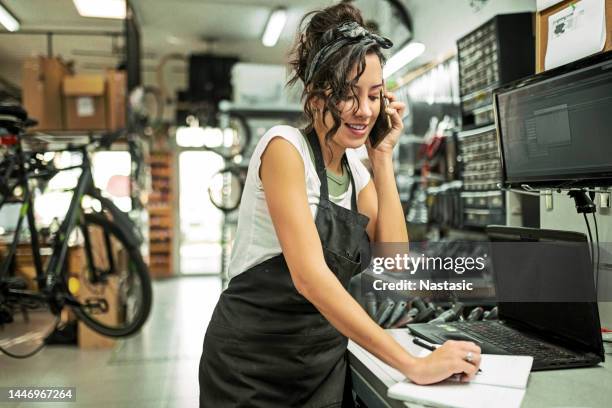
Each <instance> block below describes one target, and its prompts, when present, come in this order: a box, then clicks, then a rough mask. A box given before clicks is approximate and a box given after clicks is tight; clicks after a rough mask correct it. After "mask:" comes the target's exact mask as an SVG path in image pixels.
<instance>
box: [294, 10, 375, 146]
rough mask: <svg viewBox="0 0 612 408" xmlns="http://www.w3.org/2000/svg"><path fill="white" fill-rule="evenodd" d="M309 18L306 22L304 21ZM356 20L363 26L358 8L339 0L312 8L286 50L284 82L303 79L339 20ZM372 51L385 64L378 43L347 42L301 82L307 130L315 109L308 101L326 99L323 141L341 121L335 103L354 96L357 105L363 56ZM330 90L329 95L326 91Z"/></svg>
mask: <svg viewBox="0 0 612 408" xmlns="http://www.w3.org/2000/svg"><path fill="white" fill-rule="evenodd" d="M309 17H310V20H309V21H308V23H307V24H306V21H307V20H308V18H309ZM346 22H356V23H358V24H359V25H361V26H364V21H363V17H362V16H361V12H360V11H359V9H357V8H356V7H355V6H353V5H351V4H349V3H348V2H341V3H338V4H335V5H333V6H330V7H327V8H324V9H322V10H313V11H311V12H309V13H307V14H306V15H304V17H302V19H301V21H300V24H299V29H298V32H297V36H296V40H295V44H294V46H293V47H292V49H291V51H290V54H289V67H290V68H291V71H292V73H293V74H292V76H291V77H290V78H289V80H288V81H287V86H292V85H294V84H295V83H296V82H297V81H298V80H301V81H302V82H306V79H305V74H306V71H307V69H308V66H309V64H310V63H311V61H312V59H313V56H314V55H315V54H317V52H318V51H319V50H320V49H321V48H322V47H324V46H325V44H326V40H327V39H328V38H329V36H330V35H331V31H330V30H333V29H334V28H336V27H338V26H340V25H341V24H342V23H346ZM371 53H375V54H376V55H377V56H378V58H379V59H380V63H381V65H384V63H385V61H386V59H385V56H384V55H383V53H382V51H381V48H380V46H379V45H377V44H370V45H367V46H364V45H363V44H359V43H356V44H347V45H346V46H344V47H342V48H341V49H340V50H339V51H338V52H336V53H335V54H334V55H332V56H331V57H330V58H328V59H327V60H326V61H325V63H324V64H322V65H321V66H320V67H317V69H316V71H314V74H313V75H312V79H311V80H310V81H309V83H305V84H304V90H303V92H302V101H303V103H304V113H305V115H306V119H307V121H308V124H307V127H306V131H311V130H312V129H313V127H314V121H315V112H314V109H313V108H312V105H311V102H312V101H313V100H315V99H317V98H320V99H321V100H322V101H324V102H325V105H324V107H323V112H322V117H325V115H326V114H327V112H330V113H331V115H332V118H333V120H334V125H333V126H332V128H331V129H329V130H328V132H327V133H326V134H325V139H326V141H329V140H330V139H331V138H332V136H333V135H334V134H335V133H336V132H337V131H338V129H339V128H340V125H341V118H340V114H341V112H340V110H339V109H338V104H339V103H340V102H341V101H343V100H346V99H348V98H349V97H351V96H352V97H354V98H355V100H356V101H357V105H356V108H355V111H357V110H358V109H359V99H358V98H357V97H356V96H357V95H356V89H355V88H356V85H357V82H358V81H359V78H360V77H361V75H362V74H363V72H364V70H365V65H366V64H365V56H366V55H368V54H371ZM356 64H358V65H357V68H358V69H357V75H356V76H355V78H353V79H352V80H349V79H348V78H347V77H348V75H349V74H350V71H351V69H352V68H353V67H354V66H355V65H356ZM326 92H329V95H326Z"/></svg>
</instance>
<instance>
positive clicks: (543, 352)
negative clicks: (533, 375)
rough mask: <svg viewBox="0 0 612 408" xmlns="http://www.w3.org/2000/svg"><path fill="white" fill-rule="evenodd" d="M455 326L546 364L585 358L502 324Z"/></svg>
mask: <svg viewBox="0 0 612 408" xmlns="http://www.w3.org/2000/svg"><path fill="white" fill-rule="evenodd" d="M452 325H453V326H455V327H457V328H458V329H461V331H463V332H465V333H466V334H469V335H472V336H475V337H477V338H481V339H483V340H486V341H487V342H488V343H491V344H493V345H494V346H495V347H498V348H500V349H502V350H505V351H507V352H509V353H511V354H515V355H528V356H533V358H534V359H536V360H542V361H545V362H546V363H553V364H554V363H555V362H569V361H576V362H577V361H581V360H583V359H584V358H583V357H582V356H580V355H576V354H573V353H570V352H567V351H565V350H563V349H562V348H559V347H556V346H553V345H549V344H546V343H542V342H541V341H539V340H536V339H533V338H530V337H528V336H525V335H523V334H521V333H520V332H517V331H515V330H513V329H510V328H508V327H505V326H504V325H502V324H498V323H493V322H484V321H481V322H453V324H452Z"/></svg>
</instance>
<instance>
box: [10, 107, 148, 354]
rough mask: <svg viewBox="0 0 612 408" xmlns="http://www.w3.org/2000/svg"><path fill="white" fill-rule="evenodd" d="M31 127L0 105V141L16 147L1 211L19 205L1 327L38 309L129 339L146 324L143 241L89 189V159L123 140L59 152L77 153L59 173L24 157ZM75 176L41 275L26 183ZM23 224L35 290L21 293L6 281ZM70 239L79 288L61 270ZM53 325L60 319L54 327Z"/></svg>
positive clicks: (20, 286) (19, 284) (110, 137)
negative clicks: (79, 253)
mask: <svg viewBox="0 0 612 408" xmlns="http://www.w3.org/2000/svg"><path fill="white" fill-rule="evenodd" d="M31 124H32V122H31V121H30V120H29V119H28V117H27V113H26V112H25V111H24V110H23V109H22V108H21V107H19V106H15V105H0V129H5V132H7V133H8V134H5V135H3V139H9V140H10V143H9V144H12V145H13V147H14V152H13V154H12V155H11V156H10V157H9V158H8V159H7V160H5V162H3V163H4V164H3V166H1V167H2V176H3V179H2V181H0V185H1V184H4V185H3V187H2V190H1V191H0V192H2V195H3V197H2V199H1V200H0V207H2V206H3V205H4V204H5V203H6V202H9V201H12V202H17V203H20V204H21V207H20V211H19V217H18V219H17V222H16V229H15V233H14V236H13V240H12V243H11V245H10V247H9V249H8V253H7V255H6V256H5V258H4V259H3V260H2V264H1V265H0V327H2V325H3V324H8V323H10V322H11V321H12V320H13V316H14V314H15V313H17V311H18V310H22V311H23V312H24V313H25V310H27V309H35V308H36V307H39V306H41V305H44V306H46V307H49V309H50V310H51V312H52V313H53V314H54V315H56V316H58V317H59V315H60V312H61V311H62V309H63V308H64V307H65V306H69V307H70V308H72V310H73V311H74V313H75V315H76V316H77V317H78V318H79V319H80V320H81V321H82V322H83V323H85V324H86V325H87V326H88V327H90V328H91V329H93V330H94V331H96V332H98V333H100V334H102V335H106V336H110V337H124V336H129V335H132V334H134V333H135V332H137V331H138V330H139V329H140V328H141V327H142V325H143V324H144V323H145V322H146V320H147V318H148V316H149V314H150V311H151V305H152V296H153V292H152V287H151V279H150V277H149V273H148V269H147V266H146V264H145V263H144V260H143V258H142V255H141V254H140V250H139V246H140V243H141V241H142V238H141V237H139V235H138V234H137V233H136V231H135V228H134V224H133V223H132V221H131V220H130V219H129V217H128V216H127V214H125V213H123V212H122V211H121V210H119V209H118V208H117V207H116V206H115V205H114V204H113V203H112V201H111V200H109V199H108V198H106V197H104V196H103V195H102V193H101V191H100V190H99V189H97V188H96V187H95V185H94V181H93V177H92V170H91V162H90V157H89V156H90V153H91V152H92V151H93V150H94V149H96V148H98V147H101V148H109V147H110V145H111V144H112V143H113V142H114V141H115V140H116V139H117V138H119V137H120V136H121V135H122V132H115V133H111V134H106V135H100V136H90V141H91V143H89V144H86V145H82V146H68V148H67V149H62V150H63V151H76V152H80V153H81V156H82V162H81V163H80V164H78V165H75V166H69V167H65V168H59V169H58V168H53V167H51V166H45V165H44V164H42V163H40V161H37V160H36V155H35V154H31V153H28V152H25V151H24V147H23V144H22V142H23V139H24V135H25V129H26V127H28V126H29V125H31ZM33 163H36V164H35V165H33ZM74 169H80V170H81V174H80V176H79V178H78V181H77V184H76V187H74V188H73V189H70V191H71V193H72V194H73V195H72V198H71V200H70V204H69V206H68V210H67V211H66V216H65V217H64V220H63V221H62V223H61V225H60V226H59V229H58V231H57V232H56V233H55V234H54V237H53V240H52V245H51V247H52V251H51V255H50V256H49V259H48V262H47V264H46V267H43V262H42V258H41V254H40V248H41V245H40V240H39V232H38V231H37V229H36V225H35V222H34V209H33V194H32V193H33V191H32V189H31V188H30V182H31V181H33V180H38V181H40V180H43V181H44V180H45V179H49V178H50V177H53V176H54V175H55V174H57V173H59V172H62V171H69V170H74ZM85 197H88V198H89V199H90V201H91V202H92V203H94V204H93V205H92V208H84V207H83V206H82V204H83V202H84V200H83V199H84V198H85ZM24 220H27V224H28V229H29V232H30V237H31V238H30V244H31V250H32V258H33V263H34V267H35V271H36V278H35V282H36V285H37V289H38V290H30V289H26V285H24V282H23V280H20V279H19V277H16V276H11V274H10V272H11V266H12V265H14V261H15V255H16V250H17V245H18V243H19V241H20V234H21V230H22V225H23V222H24ZM75 236H76V237H77V238H81V239H82V241H83V251H84V254H85V262H84V263H85V265H86V270H85V271H81V277H80V280H79V281H75V280H74V279H76V278H75V277H70V276H69V274H68V270H67V268H66V265H67V261H68V259H67V255H68V250H69V241H70V240H71V239H72V238H74V237H75ZM95 238H97V240H96V239H95ZM79 284H81V285H85V286H87V288H88V289H90V290H89V292H90V295H89V296H88V297H87V298H85V299H79V296H78V293H73V292H78V286H79ZM110 285H116V289H117V290H116V298H115V301H116V302H114V303H113V304H115V303H116V308H117V312H118V315H117V316H116V319H114V320H115V321H116V323H109V322H108V312H109V302H108V300H107V299H106V298H104V297H100V294H101V293H103V292H105V289H106V288H108V287H110ZM58 321H59V318H58V320H57V321H56V325H57V322H58ZM43 346H44V344H43V345H41V346H40V347H38V348H37V349H36V350H34V351H33V352H31V353H28V354H27V355H15V354H13V353H11V352H8V350H6V349H3V348H1V347H0V351H1V352H4V353H5V354H7V355H9V356H11V357H16V358H25V357H29V356H30V355H33V354H35V353H36V352H38V351H39V350H40V349H42V347H43Z"/></svg>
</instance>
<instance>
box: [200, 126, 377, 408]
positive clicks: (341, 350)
mask: <svg viewBox="0 0 612 408" xmlns="http://www.w3.org/2000/svg"><path fill="white" fill-rule="evenodd" d="M308 142H309V143H310V145H311V147H312V150H313V153H314V157H315V165H316V169H317V174H318V176H319V179H320V181H321V190H320V200H319V204H318V209H317V213H316V217H315V225H316V227H317V231H318V233H319V237H320V238H321V244H322V247H323V253H324V256H325V261H326V263H327V265H328V266H329V268H330V269H331V271H332V272H333V273H334V274H335V275H336V277H337V278H338V280H339V281H340V282H341V283H342V285H343V286H344V287H345V288H347V287H348V284H349V281H350V279H351V277H352V276H354V275H355V274H357V273H359V272H361V271H362V270H364V269H365V268H366V266H367V265H368V263H369V261H370V245H369V243H370V241H369V239H368V235H367V234H366V225H367V224H368V221H369V219H368V217H367V216H365V215H362V214H359V212H358V211H357V199H356V196H357V190H356V189H355V182H354V180H353V176H352V174H351V173H350V167H349V166H348V162H347V160H346V155H345V156H344V157H343V158H342V160H343V163H344V164H346V168H347V171H349V175H350V180H351V186H352V197H351V198H352V199H351V207H352V210H348V209H346V208H344V207H341V206H339V205H336V204H334V203H332V202H331V201H330V200H329V194H328V188H327V173H326V171H325V164H324V162H323V155H322V153H321V146H320V144H319V139H318V138H317V135H316V133H315V132H314V131H312V132H310V133H309V134H308ZM287 204H288V205H291V203H287ZM304 256H308V254H304ZM347 343H348V340H347V338H346V337H345V336H343V335H342V334H341V333H340V332H338V331H337V330H336V329H335V328H334V327H333V326H332V325H331V324H330V323H329V322H328V321H327V319H325V317H323V316H322V315H321V314H320V313H319V311H318V310H317V309H316V308H315V307H314V306H313V305H312V304H311V303H310V302H309V301H308V300H307V299H306V298H304V297H303V296H302V295H300V294H299V293H298V292H297V290H296V289H295V286H294V285H293V281H292V280H291V275H290V273H289V267H288V266H287V262H286V261H285V258H284V256H283V255H282V254H280V255H278V256H275V257H273V258H271V259H268V260H266V261H264V262H262V263H260V264H258V265H256V266H254V267H252V268H250V269H248V270H247V271H245V272H243V273H241V274H239V275H238V276H235V277H234V278H232V279H231V280H230V282H229V285H228V287H227V289H226V290H225V291H223V293H222V294H221V297H220V299H219V302H218V303H217V306H216V308H215V310H214V313H213V316H212V318H211V321H210V324H209V326H208V329H207V331H206V335H205V337H204V346H203V351H202V357H201V360H200V371H199V380H200V407H214V408H223V407H312V408H323V407H346V406H349V407H350V406H352V396H350V395H351V394H350V391H351V387H350V382H349V381H347V378H348V377H347V356H346V347H347ZM344 395H347V397H346V398H344ZM343 400H344V404H343Z"/></svg>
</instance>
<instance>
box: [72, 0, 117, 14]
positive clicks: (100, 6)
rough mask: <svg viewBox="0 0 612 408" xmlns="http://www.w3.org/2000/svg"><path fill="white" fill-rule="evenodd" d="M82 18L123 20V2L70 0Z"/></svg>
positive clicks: (111, 0)
mask: <svg viewBox="0 0 612 408" xmlns="http://www.w3.org/2000/svg"><path fill="white" fill-rule="evenodd" d="M72 2H73V3H74V6H75V7H76V9H77V11H78V12H79V14H80V15H81V16H83V17H98V18H119V19H125V14H126V5H125V0H72Z"/></svg>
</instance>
